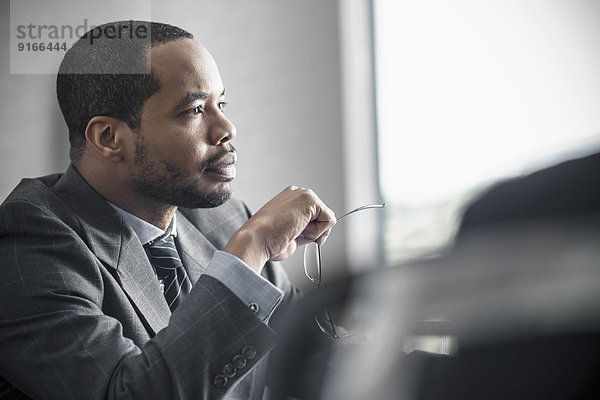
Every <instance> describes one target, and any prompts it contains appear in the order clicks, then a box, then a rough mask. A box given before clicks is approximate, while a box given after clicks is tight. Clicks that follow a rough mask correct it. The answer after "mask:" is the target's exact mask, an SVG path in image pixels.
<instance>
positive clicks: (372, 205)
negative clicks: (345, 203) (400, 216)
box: [337, 203, 386, 221]
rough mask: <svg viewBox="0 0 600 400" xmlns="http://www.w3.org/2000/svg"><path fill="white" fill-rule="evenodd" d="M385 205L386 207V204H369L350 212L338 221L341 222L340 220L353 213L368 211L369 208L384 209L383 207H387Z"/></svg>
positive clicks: (338, 218)
mask: <svg viewBox="0 0 600 400" xmlns="http://www.w3.org/2000/svg"><path fill="white" fill-rule="evenodd" d="M385 205H386V204H385V203H381V204H367V205H366V206H362V207H358V208H355V209H354V210H352V211H348V212H347V213H346V214H344V215H342V216H341V217H337V220H338V221H339V220H340V219H342V218H344V217H345V216H347V215H350V214H353V213H355V212H358V211H362V210H367V209H369V208H383V207H385Z"/></svg>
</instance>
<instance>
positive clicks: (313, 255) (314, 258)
mask: <svg viewBox="0 0 600 400" xmlns="http://www.w3.org/2000/svg"><path fill="white" fill-rule="evenodd" d="M383 207H385V203H382V204H368V205H365V206H362V207H358V208H355V209H354V210H352V211H348V212H347V213H345V214H344V215H342V216H341V217H338V218H337V220H338V221H339V220H341V219H342V218H344V217H346V216H348V215H350V214H354V213H355V212H358V211H362V210H368V209H370V208H383ZM321 266H322V262H321V245H320V244H318V243H316V242H312V243H308V244H306V245H305V246H304V273H305V274H306V277H307V278H308V279H310V280H311V281H312V282H313V283H314V284H315V285H317V286H320V285H321V277H322V275H321V270H322V268H321ZM314 317H315V321H316V322H317V325H318V326H319V329H321V331H323V333H326V334H328V335H329V336H331V337H333V338H334V339H342V338H345V337H349V336H352V335H353V334H352V333H348V332H346V331H345V329H344V328H342V327H340V326H336V324H335V323H334V322H333V318H332V317H331V313H330V312H329V309H328V308H324V309H323V310H322V311H321V312H320V313H319V314H317V315H315V316H314Z"/></svg>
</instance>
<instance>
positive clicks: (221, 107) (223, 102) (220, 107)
mask: <svg viewBox="0 0 600 400" xmlns="http://www.w3.org/2000/svg"><path fill="white" fill-rule="evenodd" d="M225 106H227V102H225V101H222V102H220V103H219V110H221V111H223V109H224V108H225Z"/></svg>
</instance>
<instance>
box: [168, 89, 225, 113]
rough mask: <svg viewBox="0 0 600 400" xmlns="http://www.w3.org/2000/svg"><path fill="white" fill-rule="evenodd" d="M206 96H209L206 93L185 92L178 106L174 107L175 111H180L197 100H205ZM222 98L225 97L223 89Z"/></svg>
mask: <svg viewBox="0 0 600 400" xmlns="http://www.w3.org/2000/svg"><path fill="white" fill-rule="evenodd" d="M208 96H209V95H208V93H206V92H187V93H186V95H185V96H183V99H181V101H180V102H179V104H177V105H176V106H175V110H180V109H182V108H184V107H185V106H187V105H188V104H191V103H193V102H194V101H196V100H198V99H206V98H208ZM223 96H225V89H223V92H221V95H220V97H223Z"/></svg>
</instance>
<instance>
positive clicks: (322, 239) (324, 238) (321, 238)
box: [315, 228, 331, 246]
mask: <svg viewBox="0 0 600 400" xmlns="http://www.w3.org/2000/svg"><path fill="white" fill-rule="evenodd" d="M330 233H331V228H329V229H328V230H326V231H325V233H323V234H322V235H321V236H319V237H318V238H317V239H316V240H315V242H317V243H318V244H319V245H321V246H322V245H323V244H324V243H325V242H326V241H327V238H328V237H329V234H330Z"/></svg>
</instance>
